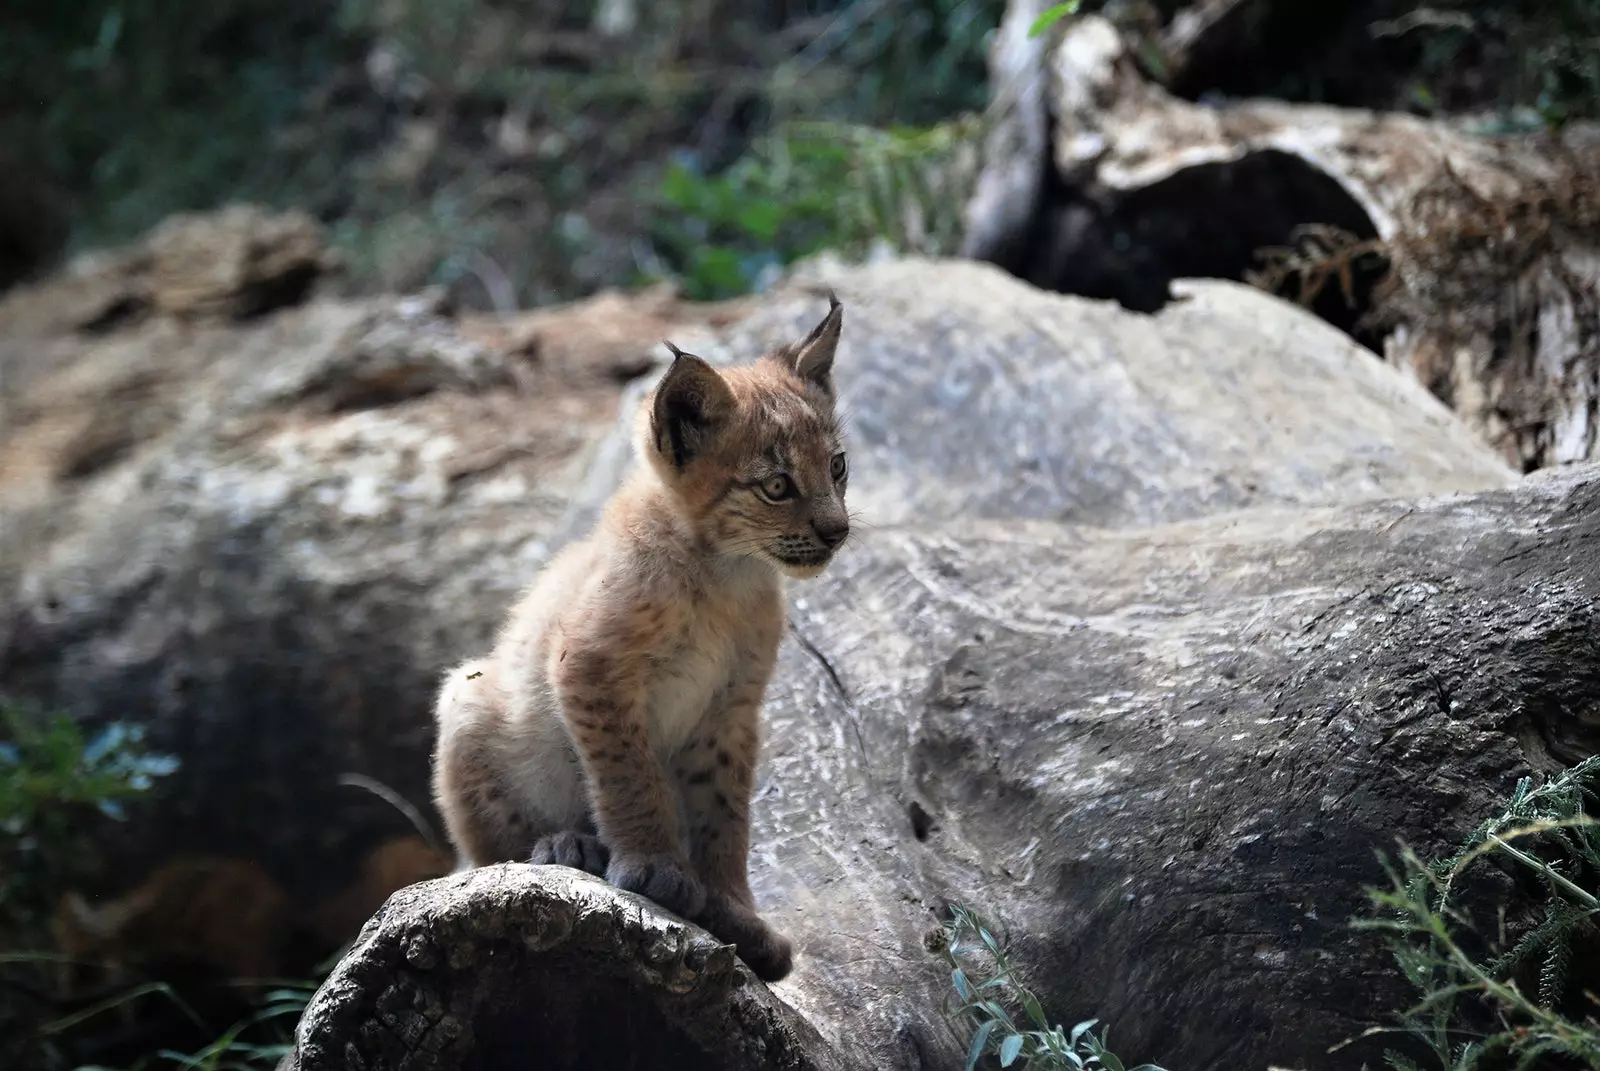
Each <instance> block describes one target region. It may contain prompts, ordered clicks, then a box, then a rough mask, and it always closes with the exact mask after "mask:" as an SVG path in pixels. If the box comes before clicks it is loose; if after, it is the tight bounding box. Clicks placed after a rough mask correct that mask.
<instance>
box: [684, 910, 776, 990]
mask: <svg viewBox="0 0 1600 1071" xmlns="http://www.w3.org/2000/svg"><path fill="white" fill-rule="evenodd" d="M700 924H701V925H702V926H704V927H705V928H706V929H707V930H709V931H710V932H711V935H712V936H713V937H715V938H717V940H719V941H725V942H727V943H728V944H731V945H733V946H734V947H735V948H736V949H737V950H738V952H739V958H740V959H742V960H744V962H745V964H746V965H747V966H748V967H749V968H750V970H751V971H753V972H754V973H755V976H756V977H757V978H759V979H761V980H762V981H763V982H776V981H778V980H779V979H781V978H783V977H785V976H786V975H788V973H789V970H790V968H792V967H793V966H794V945H793V944H792V943H790V941H789V939H788V938H787V937H785V936H784V935H783V934H781V933H779V932H778V931H777V930H775V929H773V928H772V927H771V926H768V925H767V924H766V922H764V921H763V920H762V918H761V916H760V915H757V914H756V913H755V912H754V911H752V910H751V909H750V908H748V907H746V906H745V905H743V904H741V903H738V902H737V901H734V900H731V899H725V898H722V897H716V896H714V897H712V898H711V900H710V901H709V902H708V903H707V905H706V910H705V912H704V913H703V915H702V918H701V920H700Z"/></svg>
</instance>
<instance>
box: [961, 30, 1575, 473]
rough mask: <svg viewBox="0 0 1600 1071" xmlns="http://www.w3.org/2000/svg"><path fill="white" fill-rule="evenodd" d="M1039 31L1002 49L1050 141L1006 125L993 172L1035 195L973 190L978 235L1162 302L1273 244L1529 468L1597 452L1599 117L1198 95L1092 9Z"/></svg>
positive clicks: (1066, 274)
mask: <svg viewBox="0 0 1600 1071" xmlns="http://www.w3.org/2000/svg"><path fill="white" fill-rule="evenodd" d="M1011 6H1012V8H1013V11H1014V12H1015V13H1019V16H1018V17H1021V15H1023V14H1026V12H1028V11H1031V10H1032V9H1031V7H1030V6H1029V5H1027V4H1021V3H1019V4H1013V5H1011ZM1204 8H1205V5H1202V6H1201V8H1197V9H1196V11H1195V15H1196V17H1197V18H1198V16H1199V14H1200V13H1202V11H1203V10H1204ZM1216 8H1217V11H1219V12H1221V11H1223V10H1224V9H1228V10H1233V9H1231V8H1229V6H1228V5H1217V6H1216ZM1008 17H1009V16H1008ZM1179 28H1180V27H1179V26H1177V25H1176V24H1175V25H1174V27H1173V29H1174V32H1176V31H1177V30H1178V29H1179ZM1035 45H1036V48H1035V51H1033V52H1030V53H1028V54H1027V55H1026V56H1025V57H1022V59H1021V60H1019V61H1018V62H1017V63H1010V64H1001V63H1000V58H1001V56H1002V53H1001V52H1000V51H999V50H998V49H997V51H996V53H995V57H994V59H993V60H992V66H993V68H994V76H995V79H996V84H997V85H1001V84H1002V83H1001V82H1000V81H999V79H1001V78H1002V77H1003V78H1004V79H1005V83H1004V84H1012V83H1015V84H1019V85H1026V86H1037V84H1038V79H1039V77H1041V76H1044V77H1047V78H1048V80H1049V85H1048V89H1047V91H1046V92H1045V94H1044V105H1043V110H1044V112H1045V119H1044V120H1043V121H1044V122H1046V123H1047V124H1048V127H1049V131H1050V133H1049V139H1050V146H1051V148H1050V150H1049V159H1048V160H1046V159H1039V158H1037V157H1035V156H1033V155H1030V154H1033V153H1035V152H1036V142H1035V141H1032V140H1028V139H1026V138H1020V137H1016V136H1011V137H1009V138H1008V139H1007V138H1000V137H999V135H997V136H996V137H997V139H998V140H995V141H993V142H992V143H991V145H990V146H989V150H988V155H987V158H986V163H985V171H984V173H983V174H982V177H981V178H980V181H979V184H978V187H977V189H978V190H979V191H985V190H988V191H996V190H1000V189H1006V190H1011V189H1013V188H1015V183H1014V182H1012V180H1011V179H1010V176H1013V175H1022V174H1034V173H1036V172H1031V171H1030V170H1029V167H1030V165H1033V166H1035V167H1036V168H1039V169H1042V173H1043V174H1044V175H1045V176H1046V177H1045V178H1043V179H1041V180H1040V181H1039V184H1038V185H1037V186H1036V187H1035V188H1036V189H1037V190H1038V191H1042V192H1039V193H1038V195H1037V196H1034V197H1033V198H1032V199H1031V200H1028V199H1023V200H1020V201H1015V200H1007V199H1006V198H1004V197H1000V196H999V195H997V194H993V193H991V194H989V195H985V196H975V197H974V198H973V199H972V200H971V201H970V202H969V204H968V206H967V210H968V236H969V241H968V244H967V246H966V247H965V249H966V251H967V252H968V253H970V254H971V255H973V256H977V257H980V258H983V259H987V260H992V261H994V262H995V263H998V264H1002V265H1003V266H1005V267H1007V268H1008V269H1010V270H1013V271H1015V272H1016V273H1017V274H1019V275H1021V276H1022V277H1024V278H1026V279H1028V280H1029V281H1031V282H1034V283H1035V284H1037V285H1039V286H1041V287H1044V288H1047V289H1052V290H1058V291H1063V292H1066V293H1074V294H1083V295H1086V296H1091V297H1102V298H1112V299H1115V300H1118V301H1120V302H1121V303H1122V304H1124V305H1125V306H1127V307H1129V308H1132V309H1137V310H1143V311H1149V310H1152V309H1155V308H1159V307H1160V306H1161V305H1162V304H1164V303H1165V301H1166V300H1167V299H1168V292H1169V285H1170V283H1171V281H1172V280H1174V279H1178V278H1195V277H1214V278H1230V279H1246V278H1249V277H1251V276H1252V275H1253V274H1256V273H1260V272H1263V270H1264V269H1270V268H1271V266H1272V264H1271V262H1270V261H1269V260H1268V259H1267V258H1268V257H1270V256H1271V255H1272V253H1273V251H1279V252H1280V253H1284V254H1288V256H1287V257H1286V258H1285V257H1280V258H1279V259H1278V261H1277V263H1278V265H1279V266H1280V267H1282V266H1283V265H1284V264H1285V263H1287V264H1288V265H1290V267H1291V268H1292V269H1293V270H1290V271H1287V272H1277V273H1273V272H1271V271H1270V270H1268V271H1266V272H1265V274H1266V276H1267V277H1268V278H1267V279H1265V280H1264V281H1263V282H1262V285H1264V286H1267V287H1269V288H1273V289H1278V290H1279V291H1280V292H1282V293H1284V294H1285V295H1286V296H1288V297H1290V298H1291V299H1299V298H1301V297H1303V298H1304V300H1306V302H1307V303H1308V304H1309V305H1310V307H1311V308H1313V309H1314V310H1315V311H1316V312H1317V314H1318V315H1319V316H1321V317H1322V318H1324V319H1326V320H1328V321H1329V322H1330V323H1333V324H1334V325H1335V326H1338V327H1340V328H1341V329H1343V330H1346V331H1347V332H1350V333H1351V334H1352V335H1354V336H1355V337H1356V338H1357V339H1359V340H1360V341H1362V342H1363V343H1364V344H1366V345H1368V346H1370V347H1371V348H1372V349H1374V350H1377V351H1379V352H1383V353H1384V354H1385V355H1386V357H1387V359H1388V360H1390V361H1391V362H1393V363H1395V364H1397V365H1399V366H1400V367H1402V368H1405V369H1407V370H1408V371H1410V372H1411V373H1412V374H1413V375H1415V376H1416V377H1417V378H1418V379H1419V380H1420V381H1421V382H1423V383H1424V384H1425V385H1427V386H1428V387H1429V388H1430V389H1431V390H1433V391H1434V393H1436V394H1437V395H1438V396H1440V397H1441V398H1443V399H1444V400H1445V401H1446V402H1447V403H1448V404H1450V405H1451V406H1452V407H1453V408H1455V409H1456V411H1457V412H1459V413H1460V414H1461V415H1462V417H1463V419H1464V420H1465V421H1466V422H1467V423H1468V425H1469V426H1471V427H1473V428H1474V429H1475V430H1476V431H1477V432H1478V433H1479V434H1480V435H1481V436H1482V437H1483V438H1485V439H1486V440H1487V441H1488V442H1490V443H1491V444H1492V445H1493V446H1494V447H1495V448H1496V449H1497V450H1498V451H1499V452H1500V453H1501V455H1502V456H1503V457H1504V458H1505V459H1506V461H1507V462H1508V463H1509V464H1511V465H1512V466H1514V467H1516V468H1518V469H1519V470H1522V471H1527V470H1531V469H1534V468H1539V467H1543V466H1547V465H1556V464H1563V463H1566V462H1569V461H1577V460H1583V459H1587V458H1594V457H1597V456H1600V416H1597V413H1600V186H1597V185H1596V183H1595V181H1594V179H1593V177H1592V176H1593V175H1594V174H1596V173H1597V172H1600V125H1597V124H1593V123H1573V124H1570V125H1569V126H1568V127H1566V128H1565V129H1564V130H1563V131H1562V132H1561V133H1560V134H1559V135H1553V134H1549V133H1545V132H1539V133H1525V134H1508V133H1502V132H1496V131H1495V130H1494V129H1492V127H1491V126H1490V125H1489V124H1488V123H1486V121H1484V120H1482V119H1449V120H1446V119H1422V118H1418V117H1416V116H1412V115H1404V114H1399V113H1385V112H1374V111H1369V110H1364V109H1357V108H1335V107H1325V106H1318V105H1305V104H1291V103H1285V102H1282V101H1275V100H1239V101H1229V102H1226V103H1222V104H1199V103H1195V102H1194V101H1192V100H1186V99H1183V98H1182V97H1179V96H1176V95H1174V94H1173V93H1170V92H1168V91H1167V90H1166V89H1164V88H1162V87H1161V86H1159V85H1157V84H1155V83H1154V82H1151V81H1150V80H1148V79H1147V78H1146V77H1145V75H1144V74H1143V73H1141V70H1140V67H1139V64H1138V63H1137V62H1136V59H1135V56H1134V54H1133V51H1132V49H1131V48H1130V46H1129V44H1128V43H1127V42H1126V41H1125V40H1124V38H1123V37H1122V36H1121V35H1120V34H1119V33H1118V31H1117V30H1116V29H1115V28H1114V27H1113V26H1112V24H1111V23H1110V22H1108V21H1107V20H1105V19H1103V18H1100V17H1097V16H1085V17H1082V18H1078V19H1075V20H1073V21H1072V22H1070V23H1069V24H1067V26H1066V29H1065V30H1064V31H1062V32H1061V33H1060V34H1059V35H1058V37H1057V38H1056V39H1055V40H1054V41H1053V42H1052V43H1051V44H1050V46H1049V48H1048V49H1047V50H1044V51H1042V52H1041V51H1039V48H1038V46H1037V42H1036V43H1035ZM997 92H998V90H997ZM1030 99H1032V98H1030ZM1019 114H1021V113H1019ZM1026 114H1027V115H1029V116H1031V115H1032V114H1033V113H1032V112H1029V113H1026ZM1037 125H1038V120H1036V119H1029V120H1028V121H1027V122H1025V123H1024V122H1022V120H1012V121H1009V125H1006V126H1004V127H1003V129H1005V130H1012V131H1016V130H1033V129H1035V128H1036V127H1037ZM1019 203H1025V204H1027V205H1028V206H1029V212H1030V214H1029V215H1028V216H1027V218H1026V219H1025V220H1024V219H1020V218H1018V216H1017V213H1016V211H1015V210H1014V209H1013V207H1012V206H1013V204H1019ZM1308 227H1309V228H1311V230H1310V231H1309V232H1308V231H1307V230H1306V228H1308ZM1367 254H1370V255H1367ZM1390 268H1392V269H1393V271H1392V274H1390V275H1389V278H1388V280H1387V283H1388V284H1389V285H1381V284H1382V283H1383V281H1384V277H1385V274H1386V272H1388V270H1389V269H1390Z"/></svg>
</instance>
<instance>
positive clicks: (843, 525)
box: [811, 520, 850, 550]
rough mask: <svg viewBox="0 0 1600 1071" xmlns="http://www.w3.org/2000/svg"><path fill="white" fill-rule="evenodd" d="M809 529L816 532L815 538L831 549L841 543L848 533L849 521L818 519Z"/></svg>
mask: <svg viewBox="0 0 1600 1071" xmlns="http://www.w3.org/2000/svg"><path fill="white" fill-rule="evenodd" d="M811 529H812V531H814V532H816V533H817V538H818V539H820V540H821V541H822V544H823V546H826V547H827V548H828V549H830V550H831V549H833V548H834V547H837V546H838V545H839V544H840V543H843V542H844V541H845V537H847V536H848V535H849V534H850V522H849V521H846V520H839V521H819V522H816V523H813V524H812V526H811Z"/></svg>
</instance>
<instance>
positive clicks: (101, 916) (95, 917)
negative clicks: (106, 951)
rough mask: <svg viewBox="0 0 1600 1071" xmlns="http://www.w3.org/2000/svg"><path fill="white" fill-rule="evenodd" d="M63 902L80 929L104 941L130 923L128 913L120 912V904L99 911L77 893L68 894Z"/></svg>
mask: <svg viewBox="0 0 1600 1071" xmlns="http://www.w3.org/2000/svg"><path fill="white" fill-rule="evenodd" d="M62 900H63V903H64V905H65V907H66V910H67V912H68V913H69V914H70V916H71V918H72V921H73V922H74V923H76V924H77V926H78V929H79V930H80V931H82V932H83V933H86V934H88V935H89V936H91V937H95V938H98V939H99V940H102V941H104V940H106V939H107V938H110V937H111V936H112V935H114V934H115V933H116V932H117V930H119V929H121V928H122V926H123V925H124V924H125V923H126V922H127V921H128V920H127V911H126V910H125V909H124V910H119V908H122V906H123V905H122V904H120V903H110V904H107V905H106V906H105V907H103V908H100V909H98V910H97V909H95V908H92V907H90V906H89V901H87V900H85V899H84V898H83V896H82V895H81V894H80V893H78V892H76V891H71V892H68V893H67V894H66V896H64V897H63V898H62Z"/></svg>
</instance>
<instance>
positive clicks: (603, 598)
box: [434, 298, 850, 981]
mask: <svg viewBox="0 0 1600 1071" xmlns="http://www.w3.org/2000/svg"><path fill="white" fill-rule="evenodd" d="M842 318H843V309H842V307H841V306H840V305H839V302H838V300H837V299H836V298H830V308H829V311H828V314H827V316H826V317H825V318H824V319H823V320H822V322H821V323H819V324H818V325H817V326H816V327H815V328H814V329H813V330H812V331H811V332H810V333H809V334H807V335H806V337H805V338H803V339H800V340H799V341H797V342H795V343H793V344H791V345H788V346H784V347H782V348H780V349H778V350H775V351H773V352H771V353H768V354H766V355H765V356H763V357H762V358H761V359H759V360H757V361H755V362H754V363H752V364H749V365H743V366H738V367H734V368H727V369H723V370H720V371H719V370H717V369H715V368H713V367H712V366H711V365H709V364H707V363H706V362H705V361H702V360H701V359H700V358H698V357H695V356H693V355H691V354H687V353H683V352H682V351H680V350H679V349H678V348H677V347H676V346H673V345H672V344H671V343H670V342H669V343H667V346H668V348H669V349H670V350H671V351H672V353H673V355H674V358H673V364H672V367H671V368H670V369H669V370H668V371H667V374H666V375H665V376H664V377H663V379H662V381H661V383H660V384H659V385H658V386H657V388H656V390H655V392H654V393H653V395H652V396H651V398H650V399H649V401H648V402H647V403H646V404H645V405H644V406H642V407H641V410H640V414H639V417H638V423H637V427H636V435H635V440H636V441H635V446H636V450H637V453H638V455H639V459H640V462H641V463H640V464H638V465H636V466H635V469H634V471H633V472H632V474H631V475H630V477H629V479H628V481H627V482H626V483H625V485H624V486H623V487H622V488H621V489H620V490H619V491H618V492H617V493H616V494H615V495H614V496H613V498H612V499H611V501H610V502H609V503H608V505H607V507H606V510H605V512H604V514H603V516H602V518H601V520H600V522H599V524H598V526H597V528H596V530H595V531H594V533H593V534H591V535H590V536H589V537H588V538H587V539H584V540H582V541H581V542H577V543H575V544H573V545H572V546H570V547H568V548H567V549H566V550H564V551H563V552H562V553H560V554H559V555H557V556H556V557H555V558H554V559H553V560H552V561H551V562H550V563H549V565H548V566H547V567H546V568H545V570H544V571H543V572H542V573H541V575H540V576H539V577H538V578H537V579H536V580H535V581H534V583H533V585H532V587H531V588H529V589H528V591H527V592H526V593H525V594H524V595H523V596H522V598H521V600H520V601H519V602H518V603H517V604H516V606H515V607H514V608H513V609H512V611H511V614H510V616H509V618H508V620H507V622H506V625H505V627H504V629H503V630H502V632H501V634H500V637H499V639H498V641H497V643H496V645H495V647H494V650H493V651H492V652H491V653H490V654H489V655H488V656H487V657H485V658H481V659H476V660H473V661H470V662H467V663H465V664H464V665H461V666H458V667H457V668H455V669H453V670H451V671H450V673H449V674H447V675H446V677H445V680H444V683H443V685H442V687H441V689H440V693H439V698H438V702H437V705H436V709H435V717H436V720H437V722H438V729H439V736H438V747H437V751H436V754H435V761H434V792H435V798H436V800H437V802H438V805H439V808H440V810H441V812H442V813H443V815H444V818H445V825H446V828H447V829H448V830H449V832H450V837H451V839H452V841H453V842H454V844H455V845H456V848H457V850H458V851H459V853H460V855H461V862H462V865H464V866H474V865H483V864H486V863H491V862H497V861H504V860H517V859H531V860H532V861H533V862H536V863H560V864H563V865H566V866H573V867H577V868H580V869H584V870H588V871H590V872H592V873H596V874H601V875H603V876H604V877H606V878H607V879H608V880H609V881H611V882H612V883H613V884H615V885H617V886H619V887H621V888H624V889H629V890H632V891H634V892H639V893H642V894H644V895H646V896H648V897H650V898H651V899H653V900H655V901H656V902H657V903H659V904H661V905H662V906H663V907H665V908H667V909H669V910H671V911H674V912H677V913H678V914H681V915H683V916H685V917H687V918H691V919H694V920H695V921H697V922H700V923H701V924H703V925H704V926H706V927H707V928H708V929H709V930H711V932H712V933H713V934H715V935H717V936H718V937H720V938H721V939H723V940H725V941H728V942H730V943H732V944H734V945H736V946H737V947H738V950H739V954H740V956H742V957H743V958H744V960H745V962H747V963H748V964H749V965H750V967H751V968H752V969H753V970H754V971H755V972H756V974H757V975H759V976H760V977H762V978H764V979H767V980H769V981H770V980H776V979H778V978H781V977H783V976H784V975H785V974H787V973H788V971H789V968H790V963H791V959H792V952H791V948H790V944H789V941H788V940H787V939H786V938H784V937H783V936H782V935H780V934H779V933H777V932H776V931H775V930H773V929H772V928H771V927H770V926H768V925H767V924H766V923H765V922H764V921H763V920H762V919H761V918H760V917H759V915H758V914H757V913H756V910H755V901H754V898H753V896H752V895H751V892H750V884H749V879H748V877H747V873H746V865H747V856H748V853H749V839H750V796H751V791H752V788H753V785H754V779H755V765H756V759H757V753H758V750H759V746H760V744H759V741H760V726H759V720H758V715H759V711H760V707H761V701H762V695H763V693H764V692H765V690H766V686H767V681H768V678H769V677H770V676H771V673H772V666H773V662H774V660H775V658H776V656H777V650H778V641H779V638H780V635H781V633H782V629H783V620H784V617H783V592H782V585H783V578H784V577H785V576H788V577H794V578H799V579H804V578H810V577H814V576H816V575H818V574H819V573H821V572H822V570H823V569H824V568H825V567H826V566H827V564H828V563H829V561H830V560H832V558H833V556H834V555H835V553H836V552H837V551H838V548H839V547H840V545H842V544H843V542H844V541H845V539H846V538H847V537H848V535H849V531H850V525H849V518H848V515H847V513H846V511H845V503H844V499H845V488H846V484H847V482H848V478H849V472H848V465H847V464H846V462H845V456H844V452H843V448H842V445H841V436H840V429H839V423H838V420H837V418H836V416H835V405H834V403H835V396H834V384H833V360H834V353H835V350H836V349H837V347H838V343H839V331H840V325H841V323H842Z"/></svg>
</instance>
